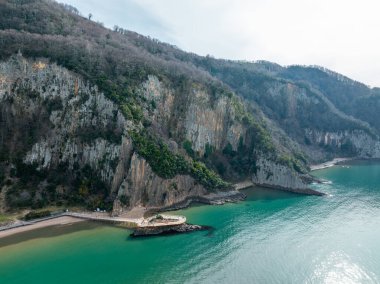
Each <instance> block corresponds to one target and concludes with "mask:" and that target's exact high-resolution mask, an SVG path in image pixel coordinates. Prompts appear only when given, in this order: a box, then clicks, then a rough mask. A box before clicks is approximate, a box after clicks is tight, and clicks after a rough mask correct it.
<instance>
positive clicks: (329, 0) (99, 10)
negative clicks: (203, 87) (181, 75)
mask: <svg viewBox="0 0 380 284" xmlns="http://www.w3.org/2000/svg"><path fill="white" fill-rule="evenodd" d="M61 1H62V0H61ZM62 2H65V3H68V4H70V5H72V6H74V7H76V8H78V10H79V11H80V12H81V14H82V15H88V14H89V13H92V14H93V20H95V21H99V22H102V23H104V25H105V26H107V27H110V28H112V27H113V26H114V25H118V26H120V27H123V28H125V29H128V30H132V31H136V32H138V33H140V34H143V35H149V36H151V37H153V38H156V39H159V40H161V41H164V42H168V43H171V44H173V45H176V46H178V47H179V48H181V49H183V50H185V51H190V52H194V53H197V54H199V55H212V56H214V57H216V58H225V59H236V60H248V61H254V60H268V61H272V62H276V63H278V64H281V65H292V64H302V65H320V66H324V67H327V68H329V69H331V70H334V71H336V72H339V73H342V74H344V75H346V76H348V77H350V78H352V79H354V80H358V81H361V82H363V83H365V84H367V85H370V86H379V87H380V32H379V28H380V1H379V0H360V1H359V0H345V1H344V0H286V1H285V0H233V1H232V0H229V1H227V0H107V1H99V0H63V1H62Z"/></svg>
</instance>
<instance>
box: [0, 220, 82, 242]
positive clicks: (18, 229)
mask: <svg viewBox="0 0 380 284" xmlns="http://www.w3.org/2000/svg"><path fill="white" fill-rule="evenodd" d="M83 221H85V220H84V219H80V218H75V217H71V216H58V217H55V218H50V219H47V220H42V221H38V222H35V223H26V224H24V223H21V222H20V225H19V226H17V223H16V224H15V225H16V226H15V227H9V228H4V230H2V231H0V239H1V238H5V237H8V236H11V235H14V234H19V233H24V232H27V231H32V230H35V229H41V228H45V227H50V226H57V225H69V224H74V223H78V222H83ZM0 228H1V227H0Z"/></svg>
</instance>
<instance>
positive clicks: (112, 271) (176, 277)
mask: <svg viewBox="0 0 380 284" xmlns="http://www.w3.org/2000/svg"><path fill="white" fill-rule="evenodd" d="M314 174H315V175H317V176H318V177H321V178H324V179H326V180H329V181H331V183H329V184H321V185H315V186H314V187H315V188H316V189H317V190H320V191H322V192H325V193H327V194H328V195H327V196H325V197H315V196H301V195H295V194H290V193H285V192H279V191H275V190H268V189H259V188H254V189H253V190H250V191H249V192H248V195H249V196H248V199H247V201H244V202H241V203H237V204H226V205H224V206H194V207H191V208H189V209H186V210H182V211H179V212H175V214H182V215H185V216H186V217H187V218H188V221H189V222H190V223H194V224H201V225H210V226H213V227H214V230H212V231H209V232H194V233H190V234H183V235H173V236H165V237H153V238H141V239H131V238H130V237H128V235H129V234H130V231H126V230H125V229H120V228H115V227H111V226H101V225H97V224H94V223H86V222H84V223H77V224H73V225H71V226H60V227H53V228H45V229H41V230H36V231H33V232H28V233H25V234H22V235H17V236H12V237H9V238H5V239H0V256H1V257H0V283H137V282H139V283H183V282H187V283H379V282H380V242H379V240H380V164H379V163H370V162H356V163H354V164H352V165H349V166H344V167H342V166H337V167H333V168H329V169H325V170H320V171H317V172H314Z"/></svg>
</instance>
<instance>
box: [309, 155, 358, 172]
mask: <svg viewBox="0 0 380 284" xmlns="http://www.w3.org/2000/svg"><path fill="white" fill-rule="evenodd" d="M354 159H355V158H334V159H333V160H331V161H327V162H324V163H321V164H316V165H311V166H310V172H313V171H318V170H323V169H327V168H331V167H333V166H336V165H338V164H340V163H344V162H347V161H351V160H354Z"/></svg>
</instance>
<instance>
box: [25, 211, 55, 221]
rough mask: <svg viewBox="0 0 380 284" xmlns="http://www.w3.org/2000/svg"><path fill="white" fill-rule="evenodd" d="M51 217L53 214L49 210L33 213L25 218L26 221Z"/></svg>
mask: <svg viewBox="0 0 380 284" xmlns="http://www.w3.org/2000/svg"><path fill="white" fill-rule="evenodd" d="M49 216H51V212H50V211H49V210H45V211H31V212H29V213H28V214H26V215H25V216H24V220H32V219H38V218H43V217H49Z"/></svg>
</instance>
